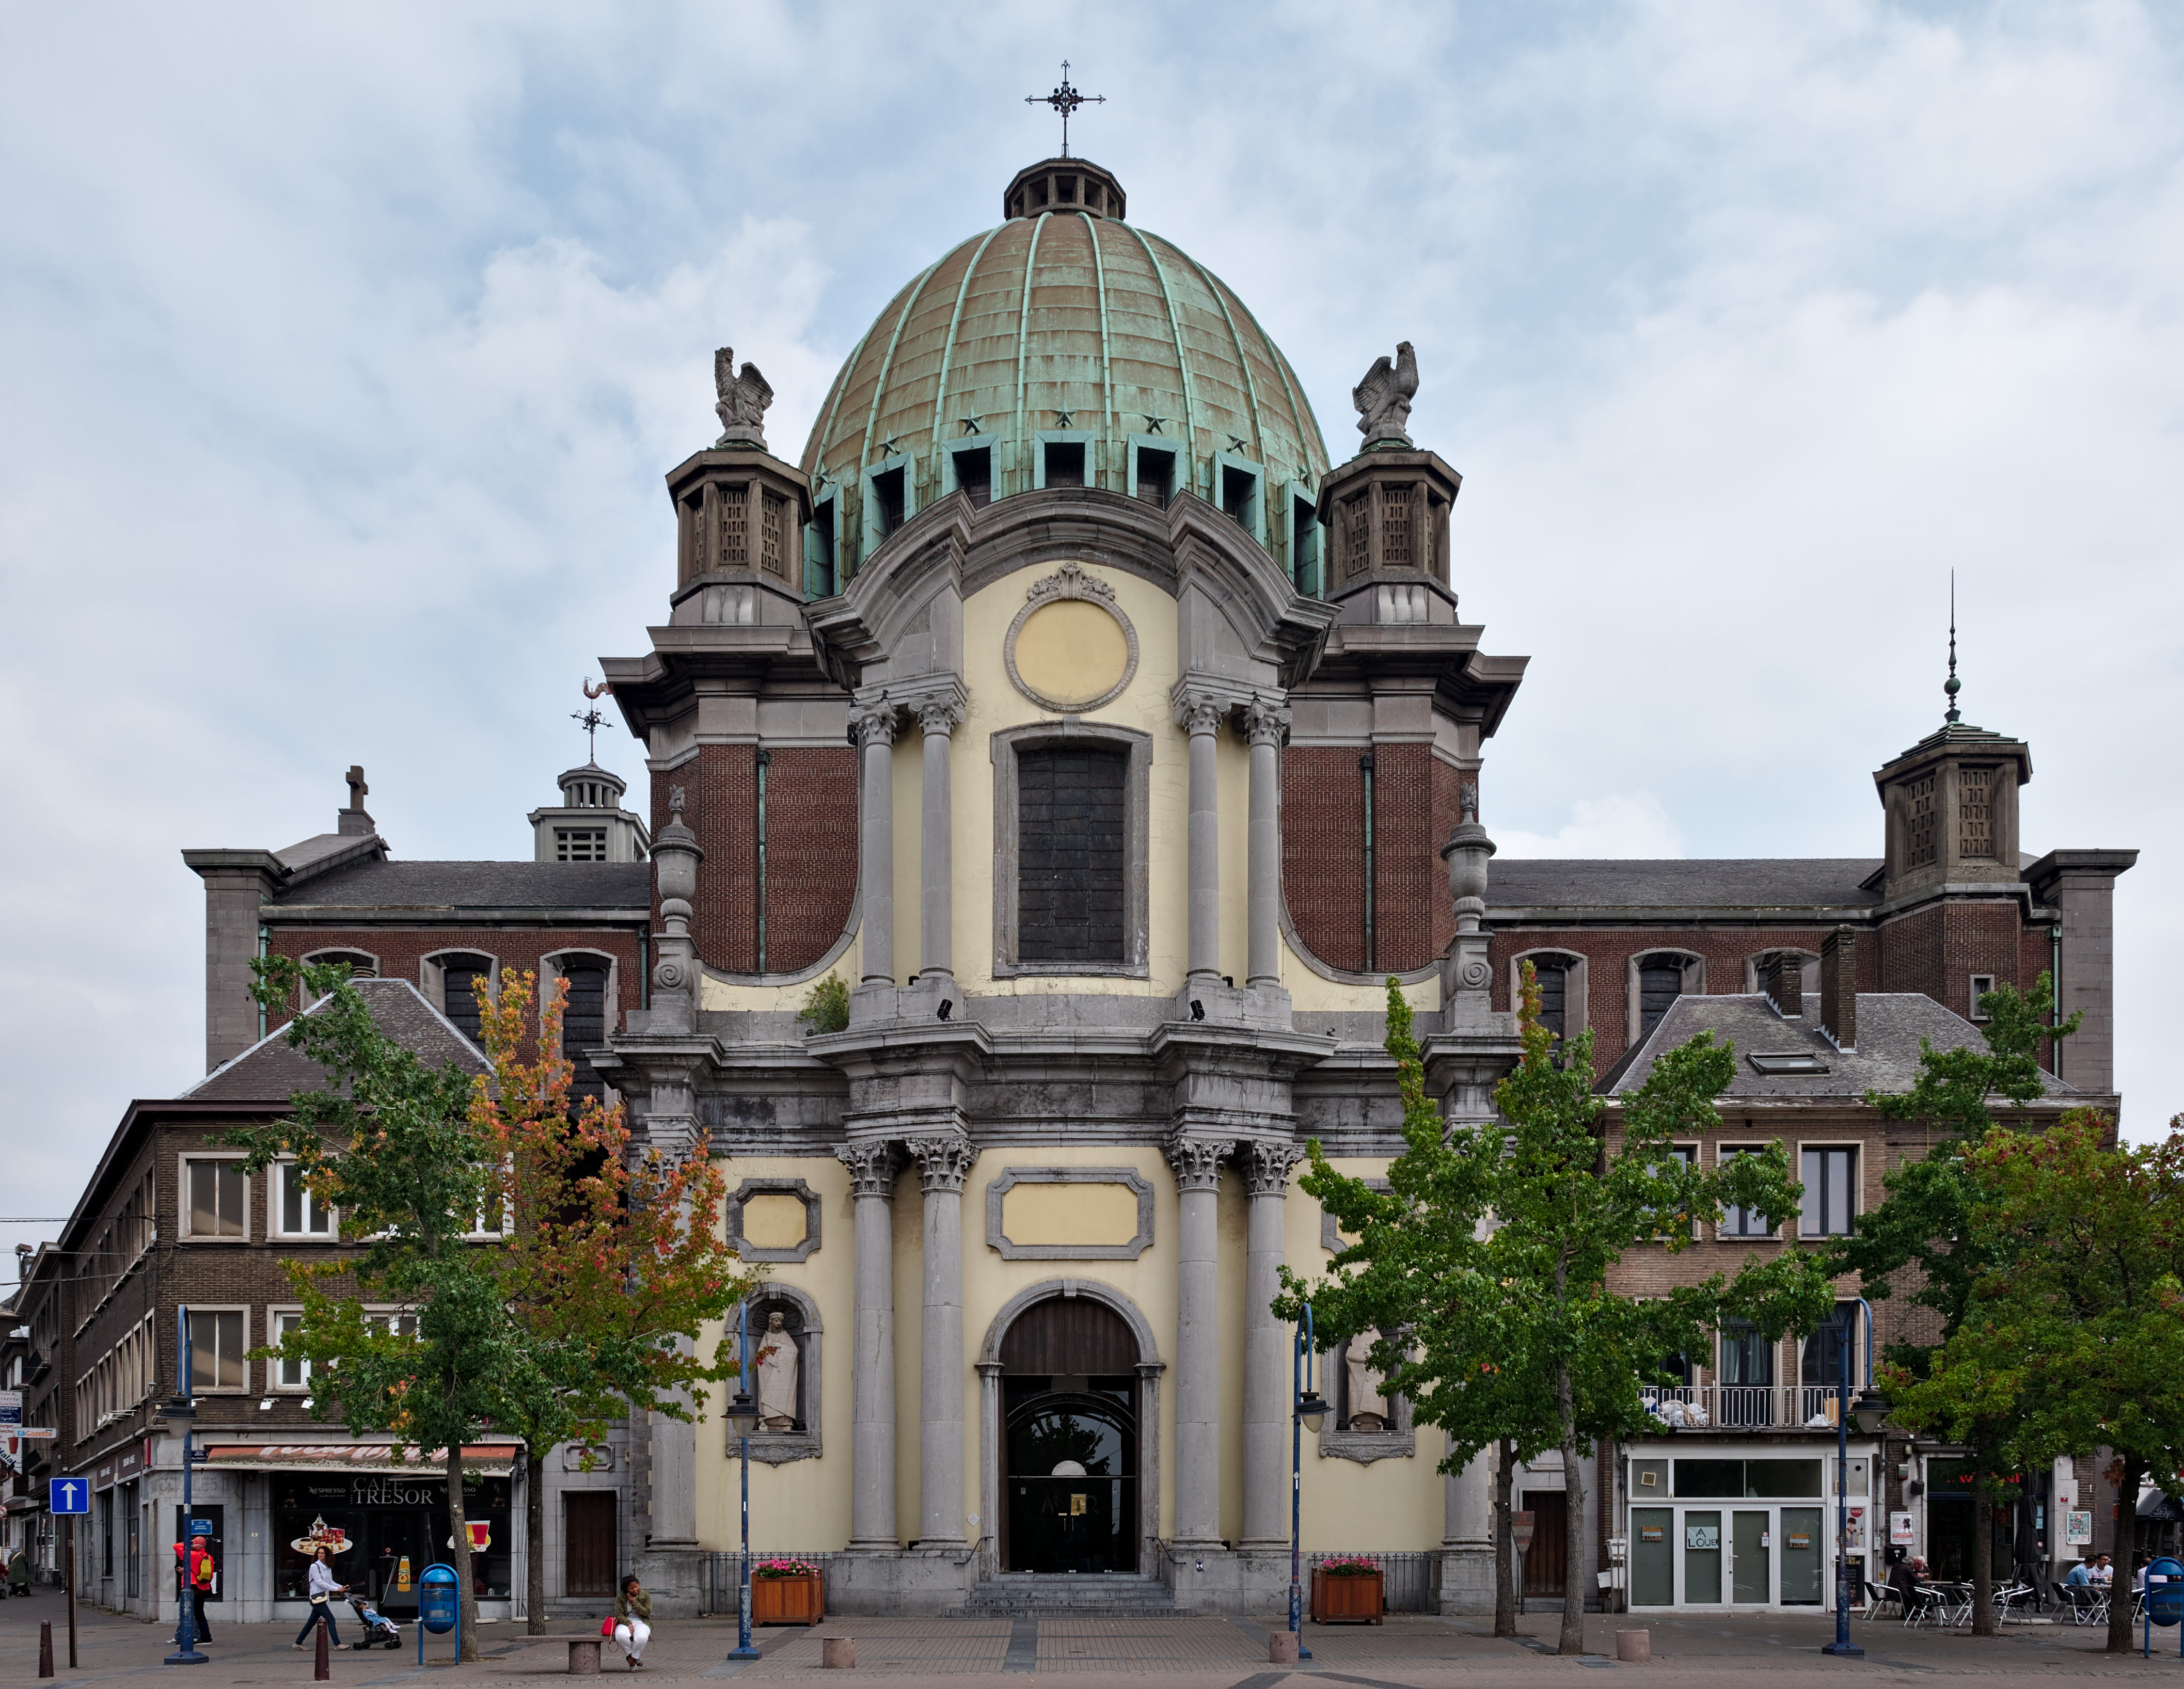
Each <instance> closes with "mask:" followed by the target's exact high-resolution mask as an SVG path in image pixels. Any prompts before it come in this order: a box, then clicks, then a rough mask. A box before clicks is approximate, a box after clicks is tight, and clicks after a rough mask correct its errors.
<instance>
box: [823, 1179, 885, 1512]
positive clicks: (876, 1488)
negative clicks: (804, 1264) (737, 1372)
mask: <svg viewBox="0 0 2184 1689" xmlns="http://www.w3.org/2000/svg"><path fill="white" fill-rule="evenodd" d="M834 1155H835V1158H836V1159H837V1160H838V1161H840V1162H841V1164H843V1165H844V1166H845V1167H847V1168H848V1169H849V1170H850V1201H851V1203H853V1205H854V1207H855V1275H856V1276H855V1286H856V1287H855V1305H854V1308H853V1311H852V1314H851V1326H852V1333H851V1341H852V1343H853V1345H854V1347H853V1348H852V1350H851V1353H850V1547H852V1548H893V1547H898V1546H900V1538H899V1537H898V1536H896V1535H895V1523H894V1431H895V1425H894V1203H893V1201H892V1197H893V1196H894V1174H895V1149H894V1145H893V1144H891V1143H886V1142H873V1141H870V1140H867V1141H866V1142H859V1143H852V1144H845V1145H844V1147H841V1148H840V1149H838V1150H836V1151H835V1152H834Z"/></svg>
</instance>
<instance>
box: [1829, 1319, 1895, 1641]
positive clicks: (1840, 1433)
mask: <svg viewBox="0 0 2184 1689" xmlns="http://www.w3.org/2000/svg"><path fill="white" fill-rule="evenodd" d="M1858 1307H1859V1308H1861V1309H1862V1310H1863V1311H1864V1316H1865V1388H1864V1389H1863V1390H1861V1391H1860V1392H1858V1402H1857V1403H1856V1405H1855V1407H1853V1403H1852V1402H1851V1399H1850V1321H1849V1320H1844V1321H1843V1322H1842V1323H1841V1325H1839V1326H1837V1327H1836V1363H1837V1364H1836V1639H1835V1641H1833V1642H1829V1643H1827V1644H1825V1646H1824V1647H1822V1648H1821V1649H1820V1652H1821V1653H1827V1654H1835V1655H1837V1656H1839V1657H1841V1658H1847V1659H1862V1658H1864V1657H1865V1650H1864V1648H1862V1647H1858V1644H1857V1643H1855V1642H1853V1641H1851V1639H1850V1496H1849V1490H1850V1421H1851V1415H1852V1414H1853V1412H1854V1413H1856V1414H1857V1415H1858V1430H1859V1431H1864V1432H1872V1431H1878V1430H1879V1429H1880V1421H1881V1420H1882V1418H1883V1417H1884V1416H1885V1415H1886V1414H1887V1412H1888V1403H1886V1402H1885V1401H1884V1400H1882V1399H1881V1397H1880V1394H1879V1392H1876V1391H1875V1389H1874V1387H1873V1304H1872V1303H1869V1302H1868V1301H1867V1300H1866V1299H1865V1298H1864V1297H1862V1296H1861V1297H1858ZM1872 1510H1873V1485H1872V1482H1871V1481H1870V1475H1869V1479H1868V1482H1867V1485H1866V1511H1867V1513H1868V1514H1871V1512H1872ZM1871 1528H1872V1525H1871V1521H1870V1519H1869V1520H1868V1524H1867V1529H1868V1531H1870V1530H1871Z"/></svg>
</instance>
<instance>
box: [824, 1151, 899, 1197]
mask: <svg viewBox="0 0 2184 1689" xmlns="http://www.w3.org/2000/svg"><path fill="white" fill-rule="evenodd" d="M834 1159H835V1160H837V1161H838V1162H840V1163H841V1164H842V1165H843V1166H844V1167H846V1168H848V1169H849V1170H850V1195H851V1196H853V1197H885V1196H887V1195H889V1194H890V1193H891V1192H893V1191H894V1174H895V1153H894V1145H893V1144H891V1143H889V1142H885V1141H884V1140H872V1141H868V1142H862V1143H845V1144H844V1145H843V1146H842V1147H840V1148H839V1149H838V1150H836V1151H835V1152H834Z"/></svg>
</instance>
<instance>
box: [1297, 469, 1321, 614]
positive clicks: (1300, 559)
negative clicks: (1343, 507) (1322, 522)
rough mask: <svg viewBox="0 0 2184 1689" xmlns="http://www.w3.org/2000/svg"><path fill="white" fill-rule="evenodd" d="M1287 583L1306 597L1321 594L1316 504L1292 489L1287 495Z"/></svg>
mask: <svg viewBox="0 0 2184 1689" xmlns="http://www.w3.org/2000/svg"><path fill="white" fill-rule="evenodd" d="M1290 585H1292V586H1295V588H1296V590H1297V591H1298V592H1301V593H1303V594H1304V595H1305V597H1307V598H1317V597H1319V596H1320V575H1319V510H1318V506H1316V505H1314V504H1313V503H1312V500H1310V499H1309V498H1305V497H1300V496H1298V495H1297V494H1295V493H1294V492H1292V493H1291V495H1290Z"/></svg>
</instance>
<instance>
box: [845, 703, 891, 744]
mask: <svg viewBox="0 0 2184 1689" xmlns="http://www.w3.org/2000/svg"><path fill="white" fill-rule="evenodd" d="M896 715H897V713H896V708H895V706H894V703H892V702H891V701H890V700H889V697H888V695H887V694H886V693H885V692H882V693H881V694H880V695H879V696H878V697H876V698H870V699H865V700H861V701H860V702H858V703H855V705H853V706H852V707H851V709H850V725H853V726H854V727H855V729H856V730H857V745H858V747H859V748H860V749H862V748H863V747H865V746H867V745H892V744H893V743H894V739H895V731H896Z"/></svg>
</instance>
